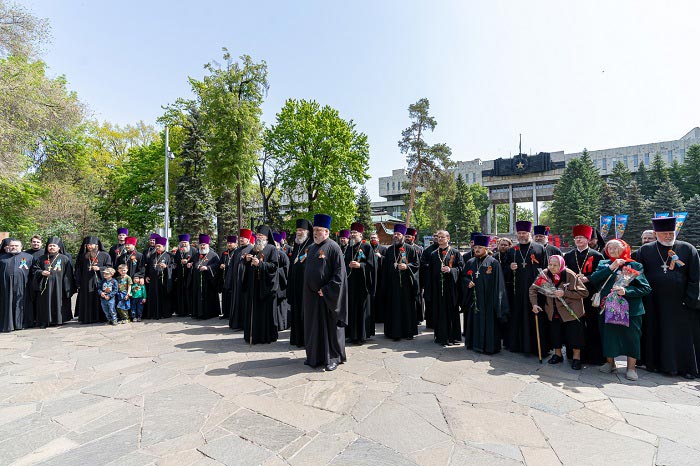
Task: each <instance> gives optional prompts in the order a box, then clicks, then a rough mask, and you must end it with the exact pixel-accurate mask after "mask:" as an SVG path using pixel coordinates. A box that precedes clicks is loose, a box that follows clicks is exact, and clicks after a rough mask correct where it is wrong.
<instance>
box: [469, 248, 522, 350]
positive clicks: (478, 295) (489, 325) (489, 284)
mask: <svg viewBox="0 0 700 466" xmlns="http://www.w3.org/2000/svg"><path fill="white" fill-rule="evenodd" d="M462 280H463V281H462V286H463V289H464V293H463V295H464V307H465V311H466V312H465V318H464V334H465V335H466V338H465V345H464V346H465V347H466V348H467V349H473V350H474V351H477V352H479V353H486V354H494V353H498V352H499V351H500V350H501V328H502V326H501V323H502V322H503V321H505V320H506V319H507V318H508V315H509V312H510V310H509V307H508V295H507V293H506V284H505V280H504V279H503V269H502V267H501V264H500V262H499V261H498V260H497V259H496V258H494V257H493V256H489V255H487V256H486V257H485V258H483V259H479V258H478V257H474V258H472V259H470V260H469V261H468V262H467V264H466V265H465V267H464V271H463V273H462ZM470 281H473V282H474V287H473V288H469V282H470Z"/></svg>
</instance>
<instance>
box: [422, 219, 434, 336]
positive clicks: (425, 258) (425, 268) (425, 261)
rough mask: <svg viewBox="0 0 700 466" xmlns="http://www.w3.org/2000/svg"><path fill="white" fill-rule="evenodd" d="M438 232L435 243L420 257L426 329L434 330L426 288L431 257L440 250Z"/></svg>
mask: <svg viewBox="0 0 700 466" xmlns="http://www.w3.org/2000/svg"><path fill="white" fill-rule="evenodd" d="M436 236H437V232H433V242H432V243H430V245H429V246H428V247H427V248H425V249H424V250H423V253H422V254H421V257H420V271H419V273H418V277H419V283H420V288H421V292H422V294H423V307H424V315H425V328H434V324H433V321H434V320H435V319H434V317H433V310H432V307H431V306H432V303H431V302H430V301H428V300H426V299H425V286H426V283H427V281H428V272H429V269H430V255H431V254H432V253H433V251H435V250H436V249H437V248H438V241H437V238H436Z"/></svg>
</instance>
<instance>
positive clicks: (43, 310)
mask: <svg viewBox="0 0 700 466" xmlns="http://www.w3.org/2000/svg"><path fill="white" fill-rule="evenodd" d="M61 244H62V243H61V239H60V238H57V237H51V238H48V239H47V240H46V248H45V249H44V254H42V255H41V256H39V257H38V258H37V259H35V260H34V264H33V265H32V279H33V280H34V290H35V293H36V301H35V307H34V309H35V313H36V324H37V325H38V326H39V327H41V328H46V327H48V326H49V325H63V324H64V323H66V322H67V321H69V320H71V319H72V318H73V314H72V313H71V310H70V298H71V296H73V294H74V293H75V281H74V277H73V265H72V263H71V260H70V259H69V258H68V256H66V255H65V254H62V253H61V246H60V245H61ZM66 303H67V304H68V307H67V308H66Z"/></svg>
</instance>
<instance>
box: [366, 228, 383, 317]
mask: <svg viewBox="0 0 700 466" xmlns="http://www.w3.org/2000/svg"><path fill="white" fill-rule="evenodd" d="M369 245H370V246H372V252H374V257H376V258H377V270H378V273H377V293H375V294H374V297H373V298H372V320H373V321H374V323H375V324H383V323H384V309H382V306H381V295H380V293H379V290H381V289H382V264H383V263H384V256H385V255H386V249H387V248H386V246H384V245H383V244H379V235H377V232H374V233H372V234H371V235H370V236H369Z"/></svg>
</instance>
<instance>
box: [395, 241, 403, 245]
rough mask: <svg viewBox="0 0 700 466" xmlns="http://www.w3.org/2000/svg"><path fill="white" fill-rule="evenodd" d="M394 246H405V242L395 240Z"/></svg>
mask: <svg viewBox="0 0 700 466" xmlns="http://www.w3.org/2000/svg"><path fill="white" fill-rule="evenodd" d="M394 246H403V241H397V240H394Z"/></svg>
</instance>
